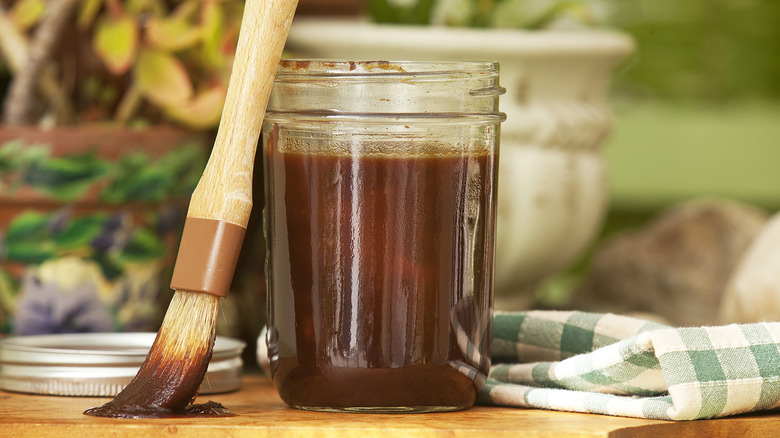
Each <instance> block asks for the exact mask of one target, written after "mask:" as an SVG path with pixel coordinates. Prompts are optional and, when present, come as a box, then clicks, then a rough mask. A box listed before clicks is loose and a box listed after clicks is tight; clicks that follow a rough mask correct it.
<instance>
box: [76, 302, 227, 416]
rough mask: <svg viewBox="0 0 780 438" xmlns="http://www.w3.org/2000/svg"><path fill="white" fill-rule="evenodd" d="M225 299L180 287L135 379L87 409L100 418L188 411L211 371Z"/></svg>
mask: <svg viewBox="0 0 780 438" xmlns="http://www.w3.org/2000/svg"><path fill="white" fill-rule="evenodd" d="M218 311H219V297H216V296H214V295H210V294H205V293H201V292H190V291H177V292H176V293H175V294H174V296H173V299H172V300H171V304H170V305H169V306H168V311H167V312H166V314H165V318H164V320H163V323H162V326H161V327H160V331H159V332H158V333H157V338H156V339H155V340H154V344H153V345H152V348H151V350H149V354H148V355H147V357H146V360H145V361H144V363H143V365H141V369H140V370H138V374H136V376H135V378H133V381H132V382H130V384H129V385H128V386H127V387H126V388H125V389H124V390H122V392H120V393H119V394H117V396H116V397H114V399H113V400H111V401H110V402H108V403H106V404H105V405H103V406H100V407H95V408H91V409H89V410H87V411H86V412H85V414H87V415H94V416H98V417H124V418H128V417H130V418H139V417H161V416H168V415H171V414H176V413H180V412H183V411H184V409H185V408H186V407H187V405H188V404H189V403H190V402H191V401H192V400H193V399H194V398H195V396H196V395H197V392H198V388H199V387H200V384H201V382H202V381H203V377H204V376H205V374H206V369H207V368H208V364H209V361H210V360H211V354H212V351H213V348H214V340H215V337H216V333H215V331H216V323H217V314H218Z"/></svg>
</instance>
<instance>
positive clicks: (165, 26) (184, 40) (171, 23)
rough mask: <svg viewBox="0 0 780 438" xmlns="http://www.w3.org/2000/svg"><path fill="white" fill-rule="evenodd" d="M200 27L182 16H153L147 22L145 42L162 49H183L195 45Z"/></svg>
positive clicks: (199, 37) (199, 36)
mask: <svg viewBox="0 0 780 438" xmlns="http://www.w3.org/2000/svg"><path fill="white" fill-rule="evenodd" d="M200 40H201V29H200V28H199V27H197V26H195V25H193V24H192V23H190V22H189V21H187V20H185V19H182V18H155V17H152V18H150V19H149V21H148V22H147V27H146V42H147V43H148V44H149V46H150V47H151V48H154V49H159V50H164V51H177V50H184V49H188V48H191V47H194V46H195V45H197V44H198V43H199V42H200Z"/></svg>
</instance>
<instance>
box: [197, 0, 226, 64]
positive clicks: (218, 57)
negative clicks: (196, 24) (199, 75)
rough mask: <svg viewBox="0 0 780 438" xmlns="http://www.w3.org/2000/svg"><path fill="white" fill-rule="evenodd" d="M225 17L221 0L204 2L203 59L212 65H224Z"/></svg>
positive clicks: (201, 23)
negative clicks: (222, 48) (218, 0)
mask: <svg viewBox="0 0 780 438" xmlns="http://www.w3.org/2000/svg"><path fill="white" fill-rule="evenodd" d="M224 18H225V14H224V12H223V11H222V7H221V4H220V3H219V2H216V1H208V0H205V1H204V2H203V8H202V10H201V19H200V30H201V39H202V44H203V60H204V62H205V63H206V64H207V65H210V66H220V65H222V60H223V58H224V56H223V55H222V52H221V47H220V46H221V43H222V35H223V33H224V29H225V24H224V21H223V20H224Z"/></svg>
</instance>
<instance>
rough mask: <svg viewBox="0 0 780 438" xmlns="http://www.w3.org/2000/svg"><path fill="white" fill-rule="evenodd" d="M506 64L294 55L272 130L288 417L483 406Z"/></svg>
mask: <svg viewBox="0 0 780 438" xmlns="http://www.w3.org/2000/svg"><path fill="white" fill-rule="evenodd" d="M498 77H499V74H498V65H497V64H495V63H485V62H474V63H468V62H458V63H438V62H431V63H428V62H329V61H300V60H284V61H282V63H281V65H280V67H279V70H278V72H277V76H276V80H275V83H274V87H273V90H272V92H271V97H270V101H269V104H268V109H267V113H266V117H265V121H264V124H263V131H264V133H263V160H264V174H265V190H266V193H265V200H266V204H265V205H266V207H265V211H264V219H265V232H266V242H267V251H268V254H267V258H266V263H267V266H266V269H267V278H268V334H267V339H266V341H267V345H268V353H269V358H270V367H271V371H272V378H273V381H274V384H275V386H276V388H277V390H278V391H279V394H280V395H281V397H282V399H283V400H284V401H285V402H286V403H287V404H289V405H290V406H292V407H296V408H301V409H311V410H326V411H331V410H335V411H359V412H431V411H448V410H457V409H464V408H468V407H470V406H471V405H473V404H474V402H475V400H476V396H477V393H478V392H479V390H480V389H481V387H482V385H483V383H484V380H485V376H486V375H487V372H488V368H489V366H490V338H491V331H490V329H491V317H492V290H493V253H494V235H495V211H496V205H495V202H496V171H497V159H498V153H497V146H498V139H499V125H500V123H501V122H502V121H503V120H504V118H505V116H504V115H503V114H502V113H500V112H498V96H499V95H500V94H502V93H503V91H504V90H503V88H501V87H500V86H499V85H498Z"/></svg>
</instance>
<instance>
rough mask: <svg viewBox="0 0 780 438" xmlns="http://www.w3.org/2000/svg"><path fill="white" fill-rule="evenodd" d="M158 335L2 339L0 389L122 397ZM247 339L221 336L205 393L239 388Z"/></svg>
mask: <svg viewBox="0 0 780 438" xmlns="http://www.w3.org/2000/svg"><path fill="white" fill-rule="evenodd" d="M155 336H156V333H79V334H57V335H39V336H16V337H8V338H5V339H0V389H4V390H7V391H15V392H26V393H32V394H50V395H78V396H106V397H113V396H114V395H116V394H118V393H119V392H120V391H121V390H122V389H123V388H124V387H125V386H127V384H128V383H130V381H131V380H132V379H133V377H135V375H136V373H137V372H138V369H139V368H140V367H141V364H142V363H143V362H144V360H145V359H146V355H147V353H148V352H149V349H150V348H151V346H152V343H153V342H154V338H155ZM245 346H246V344H245V343H244V342H243V341H240V340H238V339H233V338H227V337H223V336H217V338H216V342H215V344H214V354H213V356H212V358H211V362H210V363H209V367H208V370H207V371H206V377H205V379H203V384H201V386H200V393H201V394H215V393H220V392H228V391H233V390H236V389H238V388H239V387H240V386H241V371H242V366H243V362H242V360H241V352H242V351H243V350H244V347H245Z"/></svg>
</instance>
